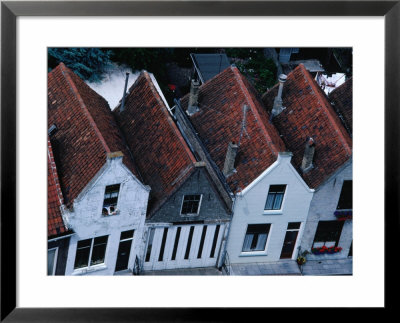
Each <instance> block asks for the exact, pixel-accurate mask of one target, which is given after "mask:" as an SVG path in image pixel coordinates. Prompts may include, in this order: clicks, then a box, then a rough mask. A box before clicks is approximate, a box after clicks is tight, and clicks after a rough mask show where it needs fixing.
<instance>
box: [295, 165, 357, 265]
mask: <svg viewBox="0 0 400 323" xmlns="http://www.w3.org/2000/svg"><path fill="white" fill-rule="evenodd" d="M352 178H353V164H352V162H349V163H348V164H347V165H346V166H345V167H344V168H343V169H341V170H340V171H339V172H338V173H336V174H335V175H334V176H332V177H331V178H330V179H329V180H328V181H326V182H325V183H324V184H323V185H321V186H320V187H319V188H318V189H317V190H316V191H315V193H314V196H313V199H312V201H311V205H310V211H309V215H308V219H307V223H306V226H305V230H304V235H303V239H302V243H301V248H302V250H308V251H311V248H312V245H313V241H314V236H315V233H316V230H317V227H318V222H319V221H336V220H337V218H336V216H335V215H334V212H335V211H336V208H337V204H338V201H339V197H340V193H341V191H342V185H343V181H344V180H352ZM352 241H353V221H352V220H346V221H345V223H344V225H343V229H342V233H341V236H340V240H339V244H338V246H339V247H342V248H343V250H342V251H341V252H338V253H335V254H322V255H313V254H309V255H307V259H310V260H312V259H314V260H319V259H320V260H323V259H340V258H347V257H348V254H349V250H350V245H351V243H352Z"/></svg>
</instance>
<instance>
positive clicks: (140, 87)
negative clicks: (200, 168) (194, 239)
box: [114, 71, 196, 216]
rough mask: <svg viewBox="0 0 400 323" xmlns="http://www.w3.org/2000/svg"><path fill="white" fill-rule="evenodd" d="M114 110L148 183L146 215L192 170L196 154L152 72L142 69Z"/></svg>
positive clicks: (145, 181) (150, 213)
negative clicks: (168, 106)
mask: <svg viewBox="0 0 400 323" xmlns="http://www.w3.org/2000/svg"><path fill="white" fill-rule="evenodd" d="M119 111H120V107H117V108H116V109H115V110H114V115H115V117H116V119H117V120H118V124H119V125H120V127H121V129H122V131H123V132H124V135H125V138H126V140H127V142H128V145H129V148H130V150H131V151H132V153H133V155H134V156H137V160H136V162H137V167H138V169H139V171H140V173H141V175H142V177H143V181H144V183H145V184H147V185H150V187H151V192H150V201H149V216H151V215H152V214H153V213H154V212H155V211H156V209H158V207H159V206H160V205H161V204H162V203H163V202H164V201H166V199H167V198H168V197H169V196H170V195H171V194H172V193H173V192H175V191H176V189H177V188H179V186H180V184H182V183H183V182H184V181H185V180H186V179H187V178H188V177H189V175H190V174H191V173H192V172H193V171H194V170H195V167H194V163H195V162H196V159H195V157H194V156H193V154H192V152H191V151H190V149H189V147H188V145H187V144H186V142H185V140H184V138H183V137H182V135H181V133H180V132H179V130H178V128H177V126H176V124H175V122H174V121H173V120H172V118H171V116H170V114H169V111H168V109H167V107H166V105H165V103H164V101H163V99H162V98H161V96H160V94H159V92H158V91H157V88H156V86H155V84H154V83H153V81H152V79H151V76H150V74H149V73H147V72H146V71H143V72H142V73H141V74H140V76H139V78H138V79H137V80H136V82H135V83H134V84H133V85H132V87H131V88H130V90H129V94H128V95H127V97H126V99H125V108H124V110H123V111H122V112H121V113H120V112H119Z"/></svg>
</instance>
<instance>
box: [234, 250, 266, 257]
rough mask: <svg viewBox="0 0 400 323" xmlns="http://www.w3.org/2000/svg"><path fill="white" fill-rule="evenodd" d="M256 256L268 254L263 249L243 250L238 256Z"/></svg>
mask: <svg viewBox="0 0 400 323" xmlns="http://www.w3.org/2000/svg"><path fill="white" fill-rule="evenodd" d="M256 256H268V254H267V253H266V252H265V251H248V252H246V251H243V252H241V253H240V255H239V257H256Z"/></svg>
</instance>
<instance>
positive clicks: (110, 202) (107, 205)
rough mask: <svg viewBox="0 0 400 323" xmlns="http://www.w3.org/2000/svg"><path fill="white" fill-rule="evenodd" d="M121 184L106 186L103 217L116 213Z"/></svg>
mask: <svg viewBox="0 0 400 323" xmlns="http://www.w3.org/2000/svg"><path fill="white" fill-rule="evenodd" d="M119 188H120V184H115V185H109V186H106V191H105V193H104V202H103V211H102V213H103V215H111V214H113V213H114V212H115V211H116V208H117V203H118V195H119Z"/></svg>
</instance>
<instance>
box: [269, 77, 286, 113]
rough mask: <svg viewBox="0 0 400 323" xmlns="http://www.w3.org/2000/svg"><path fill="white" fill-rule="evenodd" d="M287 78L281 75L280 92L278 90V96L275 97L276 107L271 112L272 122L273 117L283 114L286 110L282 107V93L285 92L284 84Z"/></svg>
mask: <svg viewBox="0 0 400 323" xmlns="http://www.w3.org/2000/svg"><path fill="white" fill-rule="evenodd" d="M286 79H287V76H286V75H285V74H281V75H279V78H278V80H279V90H278V95H277V96H276V97H275V100H274V106H273V108H272V111H271V118H270V120H272V118H273V117H275V116H277V115H278V114H279V113H281V112H282V111H283V110H285V107H284V106H282V91H283V83H285V82H286Z"/></svg>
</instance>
